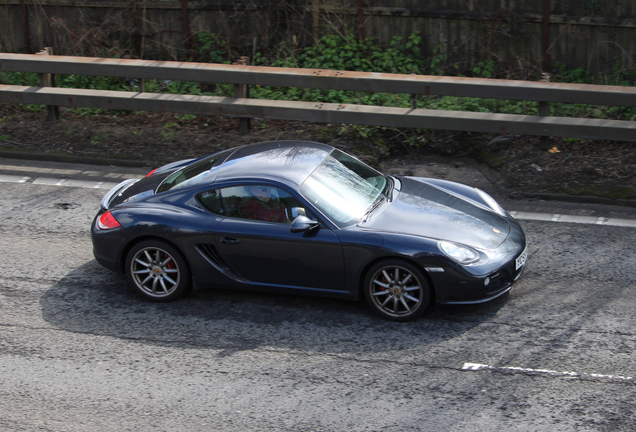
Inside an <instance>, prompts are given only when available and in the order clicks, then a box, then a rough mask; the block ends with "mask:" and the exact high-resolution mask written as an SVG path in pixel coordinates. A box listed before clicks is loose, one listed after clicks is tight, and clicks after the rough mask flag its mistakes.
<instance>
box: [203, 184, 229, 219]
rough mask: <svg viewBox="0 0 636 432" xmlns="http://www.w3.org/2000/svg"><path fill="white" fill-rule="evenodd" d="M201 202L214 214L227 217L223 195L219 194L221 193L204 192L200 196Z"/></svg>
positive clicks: (213, 191)
mask: <svg viewBox="0 0 636 432" xmlns="http://www.w3.org/2000/svg"><path fill="white" fill-rule="evenodd" d="M199 202H200V203H201V205H202V206H203V207H205V208H206V209H207V210H209V211H211V212H212V213H215V214H219V215H225V209H224V208H223V203H222V202H221V194H219V191H216V190H211V191H207V192H203V193H202V194H200V195H199Z"/></svg>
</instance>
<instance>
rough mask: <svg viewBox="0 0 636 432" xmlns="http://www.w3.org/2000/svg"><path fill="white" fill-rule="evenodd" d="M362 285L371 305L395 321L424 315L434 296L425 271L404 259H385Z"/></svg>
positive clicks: (374, 267)
mask: <svg viewBox="0 0 636 432" xmlns="http://www.w3.org/2000/svg"><path fill="white" fill-rule="evenodd" d="M363 289H364V297H365V298H366V299H367V303H368V304H369V306H370V307H371V309H372V310H373V311H374V312H375V313H376V314H378V315H380V316H381V317H384V318H387V319H390V320H392V321H410V320H413V319H415V318H417V317H420V316H422V314H424V312H426V310H427V308H428V305H429V303H430V298H431V294H430V290H429V286H428V283H427V281H426V277H425V276H424V274H423V273H422V271H421V270H420V269H418V268H417V267H416V266H414V265H412V264H410V263H408V262H405V261H401V260H386V261H382V262H379V263H377V264H375V265H374V266H373V267H371V268H370V269H369V271H368V272H367V275H366V277H365V278H364V285H363Z"/></svg>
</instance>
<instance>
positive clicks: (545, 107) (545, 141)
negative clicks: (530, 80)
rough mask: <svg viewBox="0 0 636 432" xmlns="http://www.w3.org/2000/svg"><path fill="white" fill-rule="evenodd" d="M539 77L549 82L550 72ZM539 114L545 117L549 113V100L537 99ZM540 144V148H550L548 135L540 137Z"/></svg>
mask: <svg viewBox="0 0 636 432" xmlns="http://www.w3.org/2000/svg"><path fill="white" fill-rule="evenodd" d="M541 75H542V76H541V79H540V80H539V81H540V82H550V74H549V73H545V72H544V73H543V74H541ZM539 115H540V116H541V117H547V116H549V115H550V102H543V101H539ZM539 141H540V144H539V147H540V148H541V149H542V150H547V149H549V148H550V137H547V136H542V137H541V138H540V139H539Z"/></svg>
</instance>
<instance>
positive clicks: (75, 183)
mask: <svg viewBox="0 0 636 432" xmlns="http://www.w3.org/2000/svg"><path fill="white" fill-rule="evenodd" d="M125 177H128V178H134V177H130V176H125ZM0 182H9V183H33V184H41V185H47V186H60V187H79V188H89V189H107V190H110V189H112V188H114V187H115V186H117V185H118V184H119V183H113V182H104V181H96V180H73V179H64V178H62V179H60V178H50V177H38V178H36V179H32V178H31V177H25V176H21V175H7V174H0ZM509 213H510V215H511V216H512V217H514V218H515V219H517V220H531V221H543V222H559V223H562V222H567V223H577V224H588V225H608V226H619V227H631V228H636V220H632V219H619V218H606V217H602V216H601V217H599V216H576V215H561V214H551V213H531V212H521V211H519V212H518V211H511V212H509Z"/></svg>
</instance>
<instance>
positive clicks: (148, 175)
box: [146, 168, 157, 177]
mask: <svg viewBox="0 0 636 432" xmlns="http://www.w3.org/2000/svg"><path fill="white" fill-rule="evenodd" d="M155 171H157V168H155V169H153V170H152V171H150V172H149V173H148V174H146V177H150V176H151V175H152V174H153V173H154V172H155Z"/></svg>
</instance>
